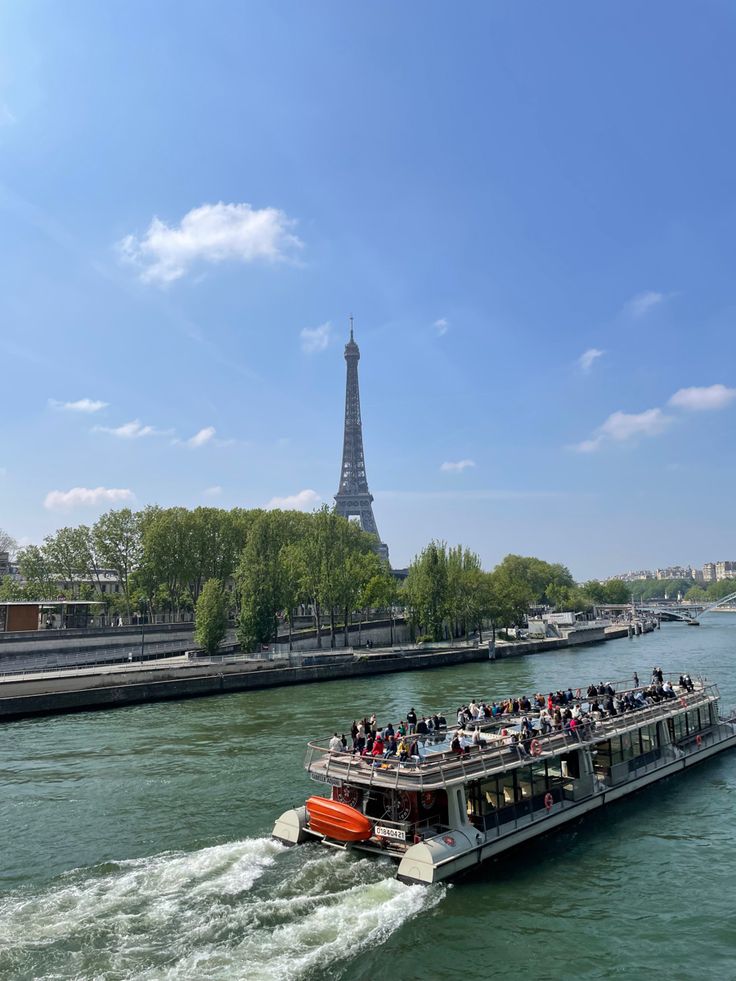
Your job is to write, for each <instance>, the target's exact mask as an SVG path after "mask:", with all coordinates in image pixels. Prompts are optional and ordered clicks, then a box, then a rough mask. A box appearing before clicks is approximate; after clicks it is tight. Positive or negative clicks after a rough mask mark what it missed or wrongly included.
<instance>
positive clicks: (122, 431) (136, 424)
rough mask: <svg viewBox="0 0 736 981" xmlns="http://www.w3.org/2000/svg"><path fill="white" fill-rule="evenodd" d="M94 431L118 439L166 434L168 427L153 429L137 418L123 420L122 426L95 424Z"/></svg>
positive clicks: (168, 432)
mask: <svg viewBox="0 0 736 981" xmlns="http://www.w3.org/2000/svg"><path fill="white" fill-rule="evenodd" d="M93 431H94V432H96V433H109V435H110V436H117V437H118V438H119V439H140V438H141V437H142V436H168V435H170V433H171V430H170V429H155V428H154V427H153V426H144V425H143V424H142V423H141V421H140V420H139V419H133V420H132V421H131V422H125V423H123V425H122V426H113V427H111V426H95V427H94V430H93Z"/></svg>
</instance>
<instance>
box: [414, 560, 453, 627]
mask: <svg viewBox="0 0 736 981" xmlns="http://www.w3.org/2000/svg"><path fill="white" fill-rule="evenodd" d="M405 596H406V601H407V606H408V608H409V612H410V615H411V620H412V623H413V625H414V626H415V627H417V628H420V629H421V630H422V631H423V632H424V633H425V634H426V635H427V636H429V637H431V638H432V639H433V640H442V639H443V638H444V627H445V620H446V618H447V614H448V610H449V584H448V570H447V546H446V545H445V543H444V542H437V541H432V542H430V543H429V545H427V547H426V548H425V549H424V550H423V551H422V552H421V553H420V554H419V555H418V556H417V557H416V558H415V559H414V561H413V562H412V563H411V565H410V566H409V575H408V576H407V579H406V587H405Z"/></svg>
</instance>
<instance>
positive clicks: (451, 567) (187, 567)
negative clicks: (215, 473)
mask: <svg viewBox="0 0 736 981" xmlns="http://www.w3.org/2000/svg"><path fill="white" fill-rule="evenodd" d="M5 540H6V541H9V542H11V543H12V539H10V536H8V535H6V536H5ZM375 545H376V541H375V538H374V537H373V536H372V535H368V534H366V533H365V532H363V531H362V530H361V529H360V527H359V525H357V524H356V523H355V522H353V521H348V520H346V519H345V518H343V517H341V516H340V515H338V514H337V513H336V512H335V511H334V510H333V509H331V508H329V507H328V506H327V505H325V506H323V507H322V508H321V509H320V510H318V511H314V512H312V513H311V514H306V513H303V512H300V511H280V510H273V511H264V510H260V509H253V510H246V509H243V508H233V509H231V510H225V509H222V508H213V507H198V508H194V509H192V510H190V509H187V508H183V507H172V508H161V507H157V506H152V507H147V508H144V509H143V510H141V511H137V512H135V511H132V510H131V509H129V508H121V509H116V510H111V511H108V512H106V513H105V514H103V515H101V516H100V518H98V520H97V521H96V522H95V523H94V524H92V525H85V524H81V525H76V526H70V527H64V528H60V529H58V530H57V531H56V532H55V533H54V534H53V535H48V536H47V537H46V538H45V539H44V541H43V543H42V544H41V545H29V546H27V547H26V548H22V549H20V550H19V551H18V555H17V561H18V565H19V568H20V572H21V575H22V576H23V578H24V580H25V582H24V583H23V584H20V583H17V582H14V581H13V580H11V579H10V578H9V577H6V578H5V579H4V580H3V582H2V583H1V584H0V599H6V600H12V599H28V600H43V599H52V598H58V597H59V596H60V595H62V594H63V595H64V598H73V599H90V600H92V599H97V600H103V601H104V602H105V603H106V605H107V608H108V610H109V611H110V612H112V613H123V612H124V613H126V614H128V615H130V614H131V613H132V612H133V611H136V612H138V613H141V614H149V615H151V616H153V615H156V614H162V613H165V614H171V615H173V616H175V617H176V618H178V617H180V616H181V614H182V613H189V612H193V611H194V610H195V609H196V608H197V602H198V600H199V598H200V595H201V593H202V591H203V588H204V586H205V584H206V583H209V582H211V581H215V582H216V583H219V587H220V589H221V590H222V592H223V595H224V597H225V602H226V605H227V608H228V612H229V614H230V615H231V616H232V617H235V618H236V620H237V623H238V636H239V639H240V641H241V643H242V645H243V646H244V647H246V648H247V649H252V648H254V647H256V646H257V645H259V644H263V643H268V642H270V641H271V640H273V639H274V638H275V637H276V636H277V634H278V631H279V628H280V626H281V625H285V624H288V627H289V633H290V634H291V628H292V626H293V614H294V611H295V610H298V609H300V608H301V609H304V610H306V611H309V613H311V615H312V617H313V620H314V625H315V627H316V628H317V637H318V644H319V645H320V646H321V636H320V633H321V631H320V629H319V628H320V626H321V624H322V622H323V621H327V622H328V623H329V627H330V637H331V643H332V644H333V645H334V644H335V637H336V633H337V630H338V624H339V625H340V626H341V627H342V629H344V630H345V632H346V634H347V628H348V624H349V621H350V619H351V618H352V617H353V616H354V615H355V614H357V615H358V616H359V617H361V616H362V615H363V614H364V613H366V612H367V611H368V610H379V611H380V610H392V609H393V608H394V607H401V608H403V609H405V610H406V611H407V613H408V616H409V619H410V622H411V624H412V627H413V629H414V631H415V633H416V634H418V635H420V636H423V637H425V638H427V639H431V640H442V639H449V638H457V637H461V636H467V635H468V634H470V633H473V632H475V631H479V633H480V636H481V639H482V630H483V627H484V625H487V624H490V625H491V626H492V627H493V628H496V627H501V628H508V627H512V626H516V625H518V624H520V623H521V622H522V621H523V619H524V617H525V616H526V614H527V613H528V611H529V610H530V608H533V607H542V606H544V607H552V608H554V609H556V610H558V611H568V610H570V611H575V612H583V611H587V610H589V609H591V607H592V606H593V605H594V604H596V603H621V604H624V603H628V602H629V601H630V599H631V594H632V592H634V593H636V592H639V593H641V590H639V589H637V588H636V587H637V586H638V585H639V584H637V583H633V584H632V583H625V582H622V581H621V580H609V581H608V582H605V583H604V582H598V581H596V580H591V581H589V582H586V583H583V584H578V583H576V582H575V581H574V579H573V577H572V574H571V573H570V570H569V569H568V568H567V567H566V566H564V565H562V564H560V563H549V562H545V561H544V560H542V559H539V558H535V557H529V556H520V555H507V556H506V557H505V558H504V559H503V561H502V562H500V563H499V564H498V565H497V566H496V567H495V568H494V569H493V570H491V571H486V570H484V569H483V568H482V564H481V560H480V557H479V556H478V555H477V554H476V553H475V552H473V551H472V550H471V549H469V548H467V547H465V546H462V545H457V546H448V545H447V544H446V543H445V542H441V541H436V540H433V541H431V542H430V543H429V544H428V545H427V546H426V547H425V548H424V549H423V550H422V551H421V552H420V553H419V554H418V555H416V556H415V558H414V559H413V560H412V562H411V565H410V567H409V571H408V576H407V578H406V580H405V582H403V583H400V582H398V580H397V579H396V578H395V577H394V576H393V575H392V574H391V571H390V568H389V566H388V564H387V563H385V562H383V561H382V560H381V559H380V558H379V557H378V555H377V553H376V551H375ZM108 570H109V571H112V572H113V573H114V574H115V576H116V577H117V580H118V582H119V588H120V592H119V593H110V592H107V591H104V592H103V585H105V584H106V580H105V576H104V574H105V572H106V571H108ZM60 584H61V588H60ZM666 585H667V584H665V583H661V582H660V586H661V587H662V588H664V587H665V586H666ZM716 585H718V586H719V587H720V586H722V585H723V584H720V583H719V584H716ZM692 592H693V590H692V589H690V593H692ZM700 592H702V590H701V591H700ZM707 595H708V594H706V596H707ZM721 595H723V594H721ZM644 598H650V597H649V596H647V597H644ZM698 598H700V597H698ZM713 598H718V597H717V596H714V597H713ZM346 640H347V638H346Z"/></svg>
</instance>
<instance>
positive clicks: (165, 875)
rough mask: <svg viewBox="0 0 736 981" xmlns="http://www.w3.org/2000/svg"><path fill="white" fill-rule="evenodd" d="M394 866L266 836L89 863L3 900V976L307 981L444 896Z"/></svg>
mask: <svg viewBox="0 0 736 981" xmlns="http://www.w3.org/2000/svg"><path fill="white" fill-rule="evenodd" d="M395 875H396V867H395V865H393V864H391V863H388V862H382V861H372V860H369V859H359V860H356V859H354V858H353V857H352V856H348V855H347V854H345V853H335V852H332V851H328V850H326V849H324V848H322V847H320V846H316V845H306V846H301V847H299V848H293V849H286V848H285V847H284V846H282V845H279V844H277V843H276V842H274V841H272V840H270V839H267V838H260V839H247V840H245V841H240V842H235V843H232V844H228V845H219V846H215V847H213V848H206V849H202V850H201V851H197V852H193V853H191V854H171V853H168V854H164V855H158V856H153V857H151V858H147V859H137V860H134V861H128V862H123V863H120V864H119V865H118V866H117V868H115V869H114V870H113V871H108V872H104V873H103V874H95V870H88V871H86V872H85V871H82V870H79V871H77V872H75V873H71V874H70V875H68V876H65V877H63V878H62V879H61V880H60V881H59V882H58V883H57V884H56V885H55V886H54V887H52V888H50V889H48V890H45V891H44V892H41V893H39V894H37V895H25V894H23V893H16V894H11V895H10V896H8V897H6V899H5V901H4V902H3V903H1V904H0V951H1V952H2V953H0V974H4V973H5V974H6V975H7V976H13V969H14V968H16V967H17V966H19V965H21V964H22V965H23V969H24V970H25V971H26V972H28V971H29V970H30V972H31V973H30V974H28V976H36V977H41V976H43V977H49V976H53V975H54V974H57V972H59V973H63V976H64V977H75V978H80V979H82V978H84V979H87V978H94V977H104V976H109V975H113V976H115V977H118V978H131V979H132V978H136V979H146V981H154V979H155V981H160V979H164V978H165V979H169V981H182V979H197V981H215V979H217V981H225V979H228V981H230V979H233V978H241V977H248V978H249V979H254V981H272V979H276V978H279V979H283V978H285V977H286V978H289V979H298V978H301V977H304V976H305V975H306V974H312V973H313V972H314V971H319V972H323V971H325V970H326V969H327V968H328V966H329V965H332V964H335V963H337V962H339V961H342V960H344V959H346V958H348V957H352V956H354V955H355V954H356V953H357V952H359V951H360V950H363V949H364V948H366V947H368V946H370V947H371V948H373V947H375V946H376V945H378V944H380V943H381V942H382V941H383V940H385V939H386V937H388V936H389V935H390V934H391V933H393V932H394V931H395V930H397V929H399V928H400V927H401V925H402V924H403V923H404V922H406V921H407V920H408V919H410V918H411V917H413V916H416V915H417V914H418V913H419V912H421V911H422V910H424V909H429V908H431V907H432V906H434V905H435V904H436V903H437V902H439V900H440V899H441V897H442V895H443V894H444V889H443V887H430V888H427V887H423V886H407V885H404V884H402V883H400V882H398V881H397V879H396V878H395Z"/></svg>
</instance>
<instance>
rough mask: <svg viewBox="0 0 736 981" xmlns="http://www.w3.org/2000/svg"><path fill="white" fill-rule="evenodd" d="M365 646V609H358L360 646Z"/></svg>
mask: <svg viewBox="0 0 736 981" xmlns="http://www.w3.org/2000/svg"><path fill="white" fill-rule="evenodd" d="M362 646H363V611H362V610H358V647H362Z"/></svg>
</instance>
